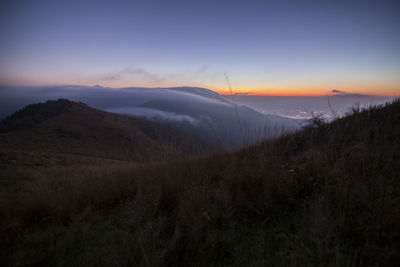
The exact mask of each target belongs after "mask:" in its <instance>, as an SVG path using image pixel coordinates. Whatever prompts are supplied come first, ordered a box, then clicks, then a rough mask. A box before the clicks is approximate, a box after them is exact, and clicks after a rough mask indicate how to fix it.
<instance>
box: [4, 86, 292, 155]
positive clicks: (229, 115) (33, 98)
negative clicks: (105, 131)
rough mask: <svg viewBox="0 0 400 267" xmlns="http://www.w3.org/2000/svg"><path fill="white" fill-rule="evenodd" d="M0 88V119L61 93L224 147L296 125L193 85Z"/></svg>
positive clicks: (274, 135)
mask: <svg viewBox="0 0 400 267" xmlns="http://www.w3.org/2000/svg"><path fill="white" fill-rule="evenodd" d="M0 90H1V93H2V96H3V97H2V99H1V100H0V102H1V103H0V104H1V110H0V116H1V118H4V117H5V116H7V115H9V114H11V113H12V112H14V111H15V110H17V109H20V108H22V107H23V106H25V105H27V104H31V103H35V102H43V101H45V100H49V99H50V100H55V99H58V98H67V99H69V100H72V101H81V102H84V103H86V104H88V105H89V106H92V107H95V108H98V109H102V110H106V111H110V112H114V113H119V114H125V115H130V116H136V117H144V118H147V119H150V120H154V121H159V122H164V123H166V124H169V125H170V126H173V127H175V128H178V129H182V130H185V131H188V132H191V133H194V134H196V135H198V136H200V137H202V138H204V139H206V140H208V141H212V142H214V143H217V144H220V145H222V146H223V147H225V148H228V149H230V148H237V147H240V146H242V145H245V144H249V143H253V142H255V141H257V140H260V139H262V138H271V137H276V136H279V135H280V134H282V133H283V132H287V131H294V130H296V129H297V128H298V127H299V125H298V123H297V122H296V121H295V120H292V119H289V118H284V117H280V116H276V115H271V114H262V113H260V112H257V111H255V110H253V109H251V108H249V107H248V106H246V105H242V104H235V103H234V102H232V100H231V99H230V97H227V96H223V95H220V94H218V93H216V92H214V91H212V90H208V89H204V88H196V87H174V88H136V87H132V88H121V89H111V88H103V87H101V86H93V87H84V86H51V87H50V86H48V87H25V88H23V87H18V88H15V87H14V88H1V89H0Z"/></svg>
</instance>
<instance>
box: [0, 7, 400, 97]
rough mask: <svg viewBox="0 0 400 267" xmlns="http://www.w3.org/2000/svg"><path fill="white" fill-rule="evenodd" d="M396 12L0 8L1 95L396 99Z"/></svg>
mask: <svg viewBox="0 0 400 267" xmlns="http://www.w3.org/2000/svg"><path fill="white" fill-rule="evenodd" d="M399 2H400V1H382V0H380V1H310V0H309V1H301V0H299V1H232V0H231V1H228V0H225V1H218V0H214V1H205V0H203V1H190V0H187V1H167V0H164V1H161V0H160V1H151V0H146V1H71V0H69V1H32V0H30V1H18V0H16V1H1V3H0V84H1V85H10V86H13V85H18V86H21V85H34V86H37V85H65V84H69V85H95V84H99V85H102V86H106V87H115V88H118V87H130V86H141V87H169V86H200V87H206V88H210V89H213V90H216V91H219V92H226V91H227V90H228V87H227V82H226V79H225V75H224V74H225V73H227V75H228V76H229V79H230V82H231V84H232V88H233V90H234V92H235V93H238V92H242V93H246V92H248V93H251V94H267V95H324V94H327V93H329V92H331V91H332V90H333V89H336V90H341V91H345V92H348V93H363V94H378V95H399V93H400V16H399V14H400V4H399Z"/></svg>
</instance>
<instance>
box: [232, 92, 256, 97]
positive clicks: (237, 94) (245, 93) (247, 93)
mask: <svg viewBox="0 0 400 267" xmlns="http://www.w3.org/2000/svg"><path fill="white" fill-rule="evenodd" d="M251 93H252V92H243V93H235V94H234V95H235V96H242V95H250V94H251Z"/></svg>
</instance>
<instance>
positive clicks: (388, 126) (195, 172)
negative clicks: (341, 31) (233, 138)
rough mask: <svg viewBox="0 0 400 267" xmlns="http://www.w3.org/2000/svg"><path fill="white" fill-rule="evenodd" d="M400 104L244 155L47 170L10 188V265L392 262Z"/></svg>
mask: <svg viewBox="0 0 400 267" xmlns="http://www.w3.org/2000/svg"><path fill="white" fill-rule="evenodd" d="M399 151H400V101H398V100H397V101H395V102H394V103H393V104H391V105H387V106H384V107H378V108H377V107H375V108H371V109H369V110H366V111H359V110H354V111H353V113H352V114H351V115H349V116H348V117H345V118H342V119H338V120H336V121H334V122H333V123H330V124H325V123H323V122H321V121H318V120H316V121H315V123H314V124H313V126H309V127H308V128H306V129H304V130H303V131H301V132H298V133H296V134H292V135H287V136H284V137H282V138H280V139H278V140H275V141H268V142H265V143H262V144H258V145H255V146H251V147H248V148H245V149H242V150H240V151H237V152H235V153H220V154H214V155H211V156H207V157H203V158H201V159H192V160H180V161H171V162H169V163H150V164H144V165H140V166H138V165H135V166H133V165H131V164H125V165H116V166H113V165H107V166H105V165H103V166H96V167H91V166H81V167H78V168H77V167H74V168H68V167H65V168H61V167H57V168H53V169H52V168H46V169H37V170H36V171H35V172H33V173H30V174H25V175H26V176H27V178H26V182H24V183H21V184H20V185H19V187H17V188H15V187H12V188H13V189H12V190H13V191H11V189H10V188H11V187H6V186H3V187H2V189H1V190H3V192H1V194H0V196H1V199H0V212H1V214H0V218H2V220H1V233H2V235H1V236H3V239H4V240H3V242H0V243H1V244H2V245H3V247H2V248H1V251H2V254H1V256H2V259H3V262H4V263H6V264H11V265H18V264H30V265H38V266H39V265H40V266H43V265H51V266H57V265H58V266H84V265H91V266H110V265H117V266H132V265H133V266H177V265H180V266H188V265H194V266H260V265H261V266H264V265H266V266H290V265H293V266H391V265H393V264H394V263H395V262H399V260H400V254H399V242H400V225H399V224H398V222H399V221H400V196H399V193H398V189H399V188H400V179H399V173H400V158H399V153H398V152H399Z"/></svg>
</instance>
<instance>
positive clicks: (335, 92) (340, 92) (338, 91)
mask: <svg viewBox="0 0 400 267" xmlns="http://www.w3.org/2000/svg"><path fill="white" fill-rule="evenodd" d="M332 93H334V94H347V93H346V92H345V91H340V90H336V89H333V90H332Z"/></svg>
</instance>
